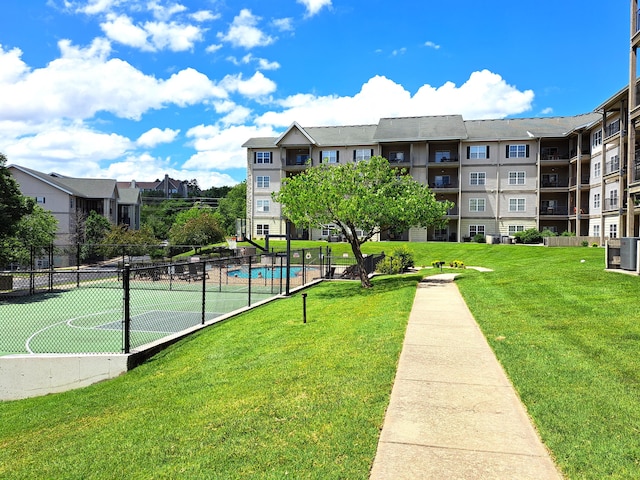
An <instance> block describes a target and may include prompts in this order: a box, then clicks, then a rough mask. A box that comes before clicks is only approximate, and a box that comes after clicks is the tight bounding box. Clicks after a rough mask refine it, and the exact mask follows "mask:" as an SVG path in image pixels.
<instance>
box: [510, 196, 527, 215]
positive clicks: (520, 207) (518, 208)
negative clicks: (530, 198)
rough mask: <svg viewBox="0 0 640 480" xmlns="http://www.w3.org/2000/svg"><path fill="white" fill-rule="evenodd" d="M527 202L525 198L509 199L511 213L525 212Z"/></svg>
mask: <svg viewBox="0 0 640 480" xmlns="http://www.w3.org/2000/svg"><path fill="white" fill-rule="evenodd" d="M525 207H526V202H525V199H524V198H510V199H509V211H510V212H524V211H525Z"/></svg>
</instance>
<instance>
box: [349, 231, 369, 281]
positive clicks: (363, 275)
mask: <svg viewBox="0 0 640 480" xmlns="http://www.w3.org/2000/svg"><path fill="white" fill-rule="evenodd" d="M349 243H350V244H351V250H352V251H353V256H354V257H355V258H356V262H357V264H358V273H359V275H360V283H361V284H362V288H371V287H372V285H371V280H369V276H368V275H367V271H366V270H365V268H364V257H363V256H362V251H361V250H360V242H359V241H358V239H357V238H355V239H353V238H350V239H349Z"/></svg>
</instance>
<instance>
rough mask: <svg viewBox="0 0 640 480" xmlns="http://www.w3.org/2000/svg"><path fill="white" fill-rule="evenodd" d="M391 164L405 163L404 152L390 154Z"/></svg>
mask: <svg viewBox="0 0 640 480" xmlns="http://www.w3.org/2000/svg"><path fill="white" fill-rule="evenodd" d="M388 160H389V161H390V162H404V152H389V159H388Z"/></svg>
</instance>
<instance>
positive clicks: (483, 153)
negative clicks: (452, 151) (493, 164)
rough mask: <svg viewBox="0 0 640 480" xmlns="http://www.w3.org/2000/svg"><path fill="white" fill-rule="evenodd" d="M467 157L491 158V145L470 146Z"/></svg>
mask: <svg viewBox="0 0 640 480" xmlns="http://www.w3.org/2000/svg"><path fill="white" fill-rule="evenodd" d="M467 158H489V145H470V146H468V147H467Z"/></svg>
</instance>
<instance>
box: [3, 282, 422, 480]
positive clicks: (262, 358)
mask: <svg viewBox="0 0 640 480" xmlns="http://www.w3.org/2000/svg"><path fill="white" fill-rule="evenodd" d="M419 278H420V276H419V275H409V276H404V277H396V278H390V277H388V278H383V279H380V280H378V281H376V288H375V289H374V290H370V291H363V290H361V289H360V287H359V284H357V283H324V284H322V285H319V286H317V287H315V288H313V289H311V290H309V291H308V292H307V293H308V297H307V323H306V324H304V323H303V316H302V299H301V296H300V295H296V296H292V297H290V298H287V299H283V300H279V301H277V302H275V303H271V304H268V305H266V306H263V307H261V308H260V309H257V310H254V311H252V312H248V313H246V314H244V315H242V316H240V317H237V318H235V319H233V320H231V321H228V322H226V323H223V324H221V325H219V326H217V327H213V328H210V329H208V330H205V331H202V332H201V333H199V334H197V335H194V336H192V337H191V338H189V339H187V340H186V341H183V342H181V343H180V344H178V345H176V346H174V347H172V348H170V349H168V350H166V351H164V352H162V353H161V354H159V355H157V356H156V357H154V358H153V359H152V360H151V361H149V362H147V363H146V364H144V365H142V366H140V367H139V368H137V369H135V370H133V371H131V372H129V373H127V374H126V375H125V376H122V377H120V378H118V379H115V380H113V381H108V382H104V383H101V384H98V385H94V386H92V387H89V388H85V389H82V390H78V391H72V392H67V393H63V394H57V395H50V396H47V397H41V398H34V399H27V400H21V401H15V402H5V403H0V418H1V419H2V422H0V478H25V479H26V478H29V479H33V478H65V479H74V478H77V479H80V478H82V479H88V478H220V479H234V478H273V479H282V478H287V477H288V478H318V479H325V478H349V479H352V478H353V479H357V478H362V479H365V478H367V476H368V472H369V468H370V465H371V462H372V460H373V457H374V455H375V451H376V446H377V439H378V435H379V430H380V428H381V426H382V422H383V419H384V412H385V409H386V406H387V404H388V399H389V394H390V391H391V386H392V382H393V378H394V374H395V368H396V364H397V360H398V357H399V352H400V349H401V345H402V339H403V336H404V331H405V327H406V322H407V319H408V315H409V311H410V308H411V304H412V301H413V296H414V294H415V286H416V283H417V281H418V280H419Z"/></svg>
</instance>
